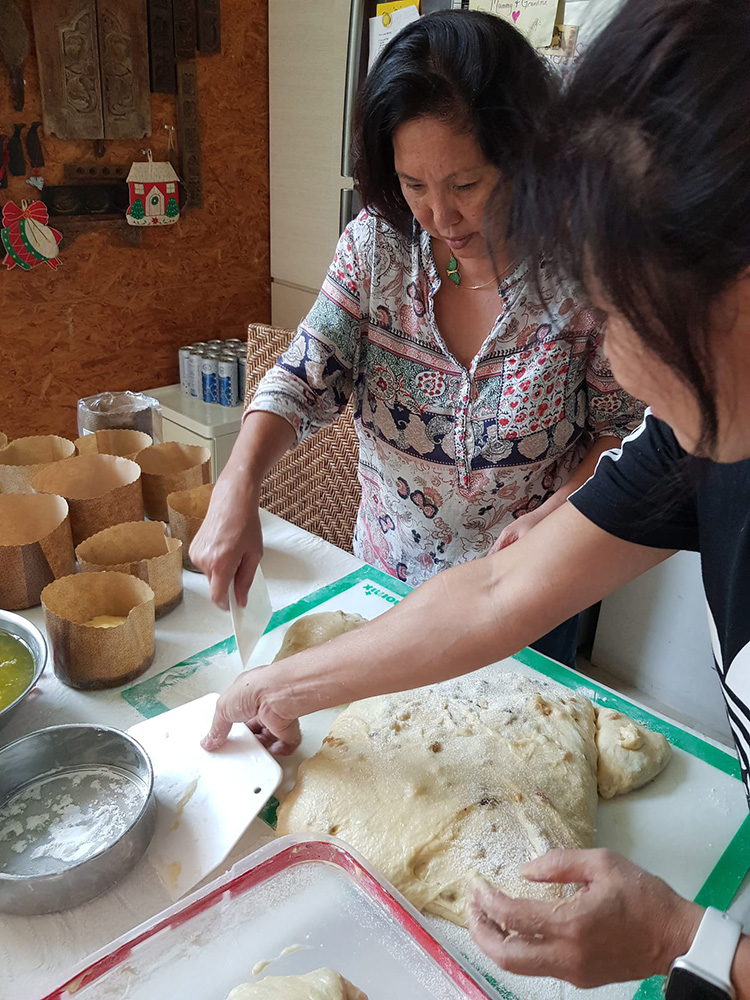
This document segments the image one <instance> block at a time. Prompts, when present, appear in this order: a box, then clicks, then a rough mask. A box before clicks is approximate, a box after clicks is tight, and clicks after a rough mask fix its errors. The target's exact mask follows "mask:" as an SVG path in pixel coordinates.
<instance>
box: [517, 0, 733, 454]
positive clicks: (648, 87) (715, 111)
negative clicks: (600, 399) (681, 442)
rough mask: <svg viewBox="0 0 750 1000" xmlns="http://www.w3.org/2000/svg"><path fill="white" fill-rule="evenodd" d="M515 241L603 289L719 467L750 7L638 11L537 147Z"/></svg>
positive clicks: (634, 6) (630, 10) (606, 44)
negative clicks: (693, 408) (695, 418)
mask: <svg viewBox="0 0 750 1000" xmlns="http://www.w3.org/2000/svg"><path fill="white" fill-rule="evenodd" d="M505 209H506V206H504V205H501V206H500V211H499V212H498V222H497V224H498V226H500V227H503V235H507V233H506V232H505V231H504V228H505V225H506V220H507V217H508V216H507V211H506V210H505ZM511 235H512V236H513V238H514V239H515V240H516V242H517V244H518V245H519V247H520V249H522V250H524V251H525V252H526V253H528V254H529V256H530V257H532V258H536V256H537V254H538V253H540V252H541V254H542V256H543V257H546V258H547V259H554V260H556V261H557V264H558V265H559V266H560V269H561V271H562V272H564V273H566V274H568V275H571V276H572V277H574V278H578V279H579V281H580V282H581V283H582V284H583V285H584V286H587V287H588V288H589V290H591V289H592V287H595V288H596V290H598V291H599V292H600V293H601V294H602V295H603V297H604V298H605V299H606V300H608V301H609V302H610V303H611V304H612V306H613V307H614V308H615V309H616V310H617V311H618V312H620V313H621V314H622V315H623V316H624V317H625V318H626V319H627V321H628V322H629V323H630V324H631V326H632V327H633V328H634V330H635V331H636V333H637V334H638V336H639V337H640V338H641V340H642V341H643V343H644V344H645V345H646V346H647V347H648V348H649V349H650V350H652V351H653V352H654V353H655V354H656V355H657V356H658V357H659V358H660V359H661V360H662V361H664V362H665V363H666V364H668V365H669V366H670V368H672V369H673V370H674V371H675V372H676V373H677V374H678V375H679V376H680V377H681V379H682V380H683V382H684V383H685V384H686V385H687V386H688V387H689V388H690V389H691V390H692V392H693V393H694V395H695V397H696V399H697V401H698V404H699V406H700V408H701V412H702V415H703V435H702V440H701V442H700V445H701V450H702V451H703V452H704V453H710V452H711V450H712V448H713V447H714V446H715V444H716V435H717V414H716V379H715V361H714V359H715V357H716V351H717V346H716V344H715V342H714V341H713V340H712V337H711V329H712V326H713V327H714V328H715V327H716V326H717V322H716V320H717V317H716V315H715V306H716V301H717V297H718V296H719V295H720V294H721V293H722V292H723V291H724V290H726V289H727V288H728V287H729V286H730V285H731V284H732V283H733V282H734V281H735V279H737V277H738V276H739V275H740V274H741V272H742V271H743V270H744V269H745V268H747V267H748V266H749V265H750V2H748V0H723V2H722V3H720V4H717V3H716V0H627V2H626V3H625V4H624V5H623V6H622V7H621V8H620V10H619V12H618V13H617V15H616V16H615V17H614V19H613V20H612V21H611V22H610V23H609V24H608V25H607V26H606V28H605V29H604V30H603V31H602V32H601V34H600V35H599V36H598V38H597V39H596V41H595V42H594V44H593V45H592V46H591V47H590V48H589V49H588V51H587V52H586V53H585V54H584V55H583V57H582V58H581V60H580V63H579V65H578V66H577V68H576V71H575V74H574V76H573V78H572V81H571V82H570V84H569V86H568V88H567V90H566V91H564V92H563V93H562V95H560V97H559V98H558V100H557V102H555V103H554V104H553V106H552V113H551V120H550V123H549V126H548V127H547V129H546V130H541V131H540V133H539V134H538V138H537V142H536V145H535V148H534V150H533V154H532V157H531V158H530V161H529V162H528V163H527V165H526V169H525V171H523V173H521V174H520V175H519V180H518V183H517V184H516V185H515V187H514V192H513V205H512V208H511ZM748 336H750V331H749V332H748Z"/></svg>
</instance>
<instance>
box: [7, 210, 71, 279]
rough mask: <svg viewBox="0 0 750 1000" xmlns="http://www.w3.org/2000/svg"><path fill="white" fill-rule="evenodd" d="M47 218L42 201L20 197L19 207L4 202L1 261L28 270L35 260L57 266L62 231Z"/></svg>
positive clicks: (11, 266) (9, 268)
mask: <svg viewBox="0 0 750 1000" xmlns="http://www.w3.org/2000/svg"><path fill="white" fill-rule="evenodd" d="M48 222H49V215H48V214H47V206H46V205H45V204H44V202H43V201H32V202H28V201H22V202H21V207H20V208H19V207H18V205H15V204H14V203H13V202H12V201H9V202H6V203H5V204H4V205H3V228H2V229H0V240H1V241H2V244H3V247H4V248H5V257H4V258H3V264H5V266H6V267H7V268H8V270H11V269H12V268H14V267H20V268H21V269H22V270H23V271H30V270H31V268H32V267H36V266H37V264H46V265H47V267H51V268H52V270H54V269H55V268H56V267H57V266H58V264H59V263H60V261H59V260H58V259H57V255H58V254H59V252H60V250H59V247H58V244H59V243H60V240H61V239H62V233H60V232H58V230H57V229H52V227H51V226H48V225H47V223H48Z"/></svg>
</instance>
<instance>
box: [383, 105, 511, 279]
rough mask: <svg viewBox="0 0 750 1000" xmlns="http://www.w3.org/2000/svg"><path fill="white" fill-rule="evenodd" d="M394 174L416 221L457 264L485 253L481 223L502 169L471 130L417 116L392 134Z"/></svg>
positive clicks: (482, 255)
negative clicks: (491, 158)
mask: <svg viewBox="0 0 750 1000" xmlns="http://www.w3.org/2000/svg"><path fill="white" fill-rule="evenodd" d="M393 157H394V163H395V167H396V174H397V175H398V179H399V181H400V183H401V191H402V192H403V195H404V198H405V199H406V203H407V204H408V206H409V208H410V209H411V211H412V213H413V215H414V218H415V219H416V220H417V222H418V223H419V225H420V226H421V227H422V228H423V229H425V230H426V231H427V232H428V233H429V234H430V236H432V237H433V239H437V240H442V241H443V242H444V243H445V244H446V245H447V246H448V247H449V249H450V251H451V253H452V254H453V255H454V256H455V257H456V258H457V259H459V260H461V259H469V258H471V257H484V256H486V254H487V248H486V245H485V241H484V237H483V236H482V223H483V221H484V210H485V206H486V204H487V199H488V198H489V196H490V194H491V193H492V190H493V188H494V186H495V184H496V182H497V178H498V170H497V169H496V168H495V167H493V166H492V164H490V163H488V162H487V160H486V159H485V158H484V154H483V153H482V150H481V147H480V146H479V143H478V142H477V140H476V138H475V136H474V135H473V134H472V133H471V132H457V131H456V129H455V126H454V125H450V124H449V123H447V122H442V121H438V120H437V119H436V118H415V119H414V120H412V121H409V122H405V123H404V124H403V125H400V126H399V127H398V128H397V129H396V131H395V132H394V133H393Z"/></svg>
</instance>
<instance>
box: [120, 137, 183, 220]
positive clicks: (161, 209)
mask: <svg viewBox="0 0 750 1000" xmlns="http://www.w3.org/2000/svg"><path fill="white" fill-rule="evenodd" d="M145 153H146V156H147V157H148V159H147V160H146V161H145V162H143V163H134V164H133V166H132V167H131V168H130V173H129V174H128V177H127V181H128V192H129V195H130V204H129V205H128V210H127V213H126V218H127V220H128V222H129V223H130V225H131V226H168V225H171V224H172V223H173V222H177V219H178V218H179V216H180V206H179V203H178V201H177V182H178V180H179V178H178V176H177V174H176V173H175V170H174V168H173V167H172V165H171V164H170V163H166V162H164V163H154V160H153V157H152V155H151V150H150V149H148V150H145Z"/></svg>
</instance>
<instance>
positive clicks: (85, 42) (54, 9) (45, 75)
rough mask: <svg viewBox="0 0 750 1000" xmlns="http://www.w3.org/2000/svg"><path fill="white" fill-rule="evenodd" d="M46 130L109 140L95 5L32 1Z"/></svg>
mask: <svg viewBox="0 0 750 1000" xmlns="http://www.w3.org/2000/svg"><path fill="white" fill-rule="evenodd" d="M31 10H32V16H33V19H34V35H35V39H36V52H37V61H38V63H39V82H40V86H41V91H42V105H43V118H44V131H45V133H47V134H51V133H53V134H54V135H57V136H59V138H60V139H102V138H104V116H103V113H102V100H101V86H100V65H99V45H98V39H97V17H96V3H95V0H32V4H31Z"/></svg>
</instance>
